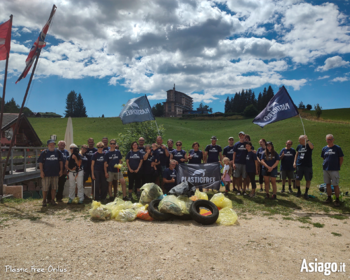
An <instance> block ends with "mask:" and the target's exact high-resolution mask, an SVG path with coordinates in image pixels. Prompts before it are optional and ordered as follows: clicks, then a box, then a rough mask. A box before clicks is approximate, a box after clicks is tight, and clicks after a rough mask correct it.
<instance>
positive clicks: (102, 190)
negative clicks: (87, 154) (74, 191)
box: [91, 142, 108, 201]
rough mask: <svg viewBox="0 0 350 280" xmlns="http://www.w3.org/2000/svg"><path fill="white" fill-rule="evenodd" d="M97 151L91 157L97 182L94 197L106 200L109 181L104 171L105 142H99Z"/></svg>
mask: <svg viewBox="0 0 350 280" xmlns="http://www.w3.org/2000/svg"><path fill="white" fill-rule="evenodd" d="M96 146H97V152H96V153H94V155H93V156H92V158H91V176H92V179H93V180H94V183H95V194H94V199H95V200H97V201H101V200H105V199H106V197H107V189H108V185H107V181H106V176H105V172H104V160H105V153H104V152H103V148H104V145H103V142H98V143H97V145H96Z"/></svg>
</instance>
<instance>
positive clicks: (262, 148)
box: [256, 138, 270, 192]
mask: <svg viewBox="0 0 350 280" xmlns="http://www.w3.org/2000/svg"><path fill="white" fill-rule="evenodd" d="M259 145H260V147H259V148H258V150H257V152H256V157H257V159H258V162H259V185H260V191H261V192H262V191H264V190H263V183H264V175H263V174H262V166H263V165H262V163H261V159H262V157H263V156H264V154H265V150H266V140H265V139H264V138H261V139H260V140H259ZM269 188H270V185H269Z"/></svg>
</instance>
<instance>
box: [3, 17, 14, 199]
mask: <svg viewBox="0 0 350 280" xmlns="http://www.w3.org/2000/svg"><path fill="white" fill-rule="evenodd" d="M12 18H13V15H10V20H11V27H12ZM11 29H12V28H11ZM8 65H9V54H7V55H6V64H5V77H4V87H3V89H2V100H1V113H0V161H2V151H1V137H2V120H3V117H4V107H5V94H6V82H7V69H8ZM3 174H6V165H5V167H4V169H3V167H2V163H0V196H2V195H3V194H4V177H5V176H4V175H3Z"/></svg>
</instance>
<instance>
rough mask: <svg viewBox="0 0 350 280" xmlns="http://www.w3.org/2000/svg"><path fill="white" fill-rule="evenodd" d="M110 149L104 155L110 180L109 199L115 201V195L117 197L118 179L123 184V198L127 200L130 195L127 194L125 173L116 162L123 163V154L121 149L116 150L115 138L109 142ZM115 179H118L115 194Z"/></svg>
mask: <svg viewBox="0 0 350 280" xmlns="http://www.w3.org/2000/svg"><path fill="white" fill-rule="evenodd" d="M109 145H110V147H109V150H108V152H106V154H105V155H104V171H105V176H106V178H107V182H108V192H109V200H110V201H113V200H114V198H115V197H117V193H118V180H119V182H120V184H121V185H122V191H123V199H124V200H127V199H128V197H127V195H126V184H125V180H124V177H123V173H122V172H121V170H120V169H119V168H117V167H115V165H116V164H122V163H123V162H122V158H123V156H122V154H121V152H120V151H119V150H116V148H115V147H116V145H117V141H116V140H115V139H111V141H110V142H109ZM113 181H116V184H115V185H114V196H113V194H112V186H113Z"/></svg>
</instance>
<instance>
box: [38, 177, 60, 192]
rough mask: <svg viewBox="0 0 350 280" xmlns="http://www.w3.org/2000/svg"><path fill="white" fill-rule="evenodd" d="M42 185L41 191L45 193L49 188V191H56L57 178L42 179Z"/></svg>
mask: <svg viewBox="0 0 350 280" xmlns="http://www.w3.org/2000/svg"><path fill="white" fill-rule="evenodd" d="M41 183H42V186H43V187H42V191H43V192H47V191H48V190H49V187H50V186H51V190H57V189H58V176H54V177H44V179H42V180H41Z"/></svg>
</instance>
